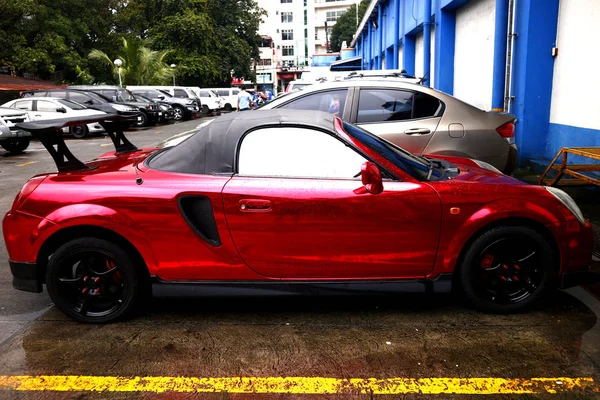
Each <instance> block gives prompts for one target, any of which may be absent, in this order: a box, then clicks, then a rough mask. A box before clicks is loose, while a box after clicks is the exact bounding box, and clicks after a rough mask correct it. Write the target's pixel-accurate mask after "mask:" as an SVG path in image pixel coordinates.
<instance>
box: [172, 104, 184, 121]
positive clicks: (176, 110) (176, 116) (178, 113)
mask: <svg viewBox="0 0 600 400" xmlns="http://www.w3.org/2000/svg"><path fill="white" fill-rule="evenodd" d="M184 117H185V110H184V109H183V107H181V106H173V120H175V121H181V120H183V118H184Z"/></svg>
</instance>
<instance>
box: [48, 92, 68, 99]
mask: <svg viewBox="0 0 600 400" xmlns="http://www.w3.org/2000/svg"><path fill="white" fill-rule="evenodd" d="M49 97H58V98H60V99H66V98H67V92H51V93H50V96H49Z"/></svg>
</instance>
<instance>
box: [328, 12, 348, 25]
mask: <svg viewBox="0 0 600 400" xmlns="http://www.w3.org/2000/svg"><path fill="white" fill-rule="evenodd" d="M344 13H346V10H341V11H327V22H335V21H337V19H338V18H339V17H341V16H342V15H344Z"/></svg>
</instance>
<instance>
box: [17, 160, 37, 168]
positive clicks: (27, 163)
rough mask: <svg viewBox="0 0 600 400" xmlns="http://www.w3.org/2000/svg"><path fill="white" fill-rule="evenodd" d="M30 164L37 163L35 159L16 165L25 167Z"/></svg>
mask: <svg viewBox="0 0 600 400" xmlns="http://www.w3.org/2000/svg"><path fill="white" fill-rule="evenodd" d="M31 164H37V161H27V162H26V163H23V164H17V167H26V166H28V165H31Z"/></svg>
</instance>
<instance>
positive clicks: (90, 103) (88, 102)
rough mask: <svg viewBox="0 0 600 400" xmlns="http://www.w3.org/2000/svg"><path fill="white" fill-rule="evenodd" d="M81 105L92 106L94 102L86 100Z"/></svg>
mask: <svg viewBox="0 0 600 400" xmlns="http://www.w3.org/2000/svg"><path fill="white" fill-rule="evenodd" d="M83 103H84V104H89V105H92V104H94V102H93V101H91V100H86V101H84V102H83Z"/></svg>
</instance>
